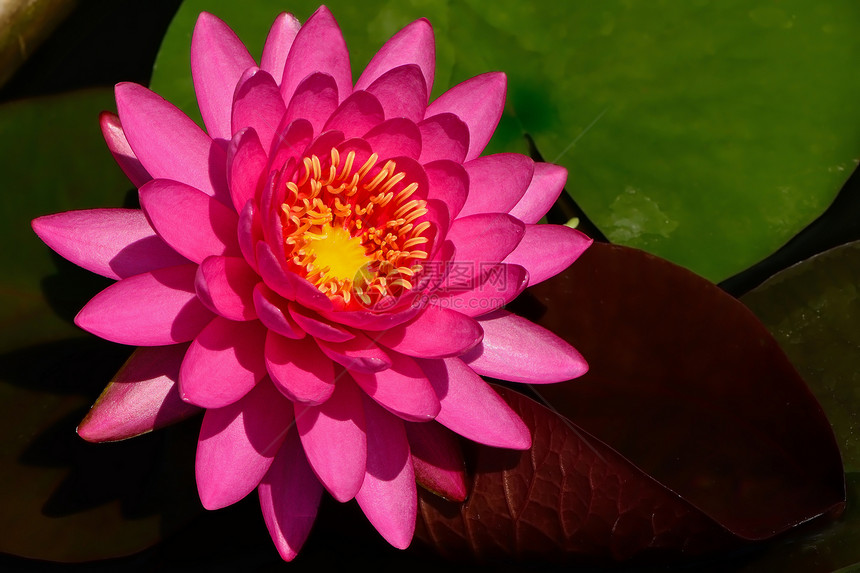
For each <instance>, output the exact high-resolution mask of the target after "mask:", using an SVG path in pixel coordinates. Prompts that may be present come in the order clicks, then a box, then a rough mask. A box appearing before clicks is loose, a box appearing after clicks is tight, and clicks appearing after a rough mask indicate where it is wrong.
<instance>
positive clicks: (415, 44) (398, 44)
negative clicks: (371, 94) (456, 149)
mask: <svg viewBox="0 0 860 573" xmlns="http://www.w3.org/2000/svg"><path fill="white" fill-rule="evenodd" d="M404 64H416V65H417V66H418V67H419V68H420V69H421V73H422V75H423V78H424V85H425V87H426V89H427V93H428V94H429V93H430V89H431V88H432V87H433V73H434V70H435V68H436V43H435V40H434V39H433V27H432V26H431V25H430V22H428V21H427V20H426V19H424V18H422V19H420V20H416V21H414V22H412V23H411V24H409V25H408V26H406V27H405V28H403V29H402V30H400V31H399V32H397V33H396V34H394V35H393V36H392V37H391V38H390V39H389V40H388V41H387V42H385V44H384V45H383V46H382V48H380V49H379V51H378V52H377V53H376V55H374V56H373V58H372V59H371V60H370V63H369V64H367V67H366V68H364V72H362V74H361V77H360V78H358V81H357V82H355V89H357V90H363V89H366V88H367V86H369V85H370V84H372V83H373V82H374V81H376V79H377V78H379V77H380V76H382V75H383V74H384V73H385V72H387V71H388V70H391V69H393V68H396V67H398V66H402V65H404ZM424 104H425V105H426V104H427V101H426V100H425V101H424Z"/></svg>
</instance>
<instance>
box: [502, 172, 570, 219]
mask: <svg viewBox="0 0 860 573" xmlns="http://www.w3.org/2000/svg"><path fill="white" fill-rule="evenodd" d="M565 181H567V169H565V168H564V167H561V166H560V165H553V164H552V163H535V172H534V175H533V176H532V180H531V183H529V187H528V189H526V192H525V194H524V195H523V197H522V199H520V201H519V202H518V203H517V204H516V205H514V207H513V208H512V209H511V210H510V213H511V215H513V216H514V217H516V218H517V219H519V220H520V221H522V222H523V223H527V224H528V223H537V222H538V221H540V220H541V217H543V216H544V215H546V213H547V211H549V208H550V207H552V206H553V203H555V201H556V199H558V196H559V195H561V191H562V189H564V183H565Z"/></svg>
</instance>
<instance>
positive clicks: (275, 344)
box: [266, 330, 334, 405]
mask: <svg viewBox="0 0 860 573" xmlns="http://www.w3.org/2000/svg"><path fill="white" fill-rule="evenodd" d="M266 369H267V370H268V371H269V376H271V378H272V382H274V383H275V386H276V387H277V388H278V390H280V391H281V393H283V394H284V396H286V397H287V398H289V399H290V400H293V401H294V402H305V403H307V404H311V405H316V404H322V403H323V402H325V401H326V400H328V399H329V398H330V397H331V394H332V392H334V364H332V362H331V360H329V359H328V358H327V357H326V356H325V354H323V353H322V352H321V351H320V349H319V347H318V346H317V345H316V342H314V339H313V338H311V337H310V336H306V337H305V338H302V339H301V340H294V339H289V338H284V337H283V336H281V335H280V334H277V333H275V332H273V331H271V330H270V331H269V333H268V334H267V335H266Z"/></svg>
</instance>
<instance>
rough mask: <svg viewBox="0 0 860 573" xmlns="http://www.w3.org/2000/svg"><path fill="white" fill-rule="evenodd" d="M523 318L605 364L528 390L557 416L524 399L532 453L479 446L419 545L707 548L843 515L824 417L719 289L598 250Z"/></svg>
mask: <svg viewBox="0 0 860 573" xmlns="http://www.w3.org/2000/svg"><path fill="white" fill-rule="evenodd" d="M515 307H516V308H515V309H514V310H516V311H517V312H520V313H521V314H524V315H526V316H528V317H529V318H531V319H533V320H535V321H536V322H538V323H540V324H542V325H543V326H546V327H548V328H550V329H551V330H553V331H554V332H556V333H557V334H559V335H561V336H562V337H564V338H565V339H567V340H568V341H569V342H570V343H571V344H573V345H574V346H575V347H576V348H578V349H579V350H580V351H581V352H582V354H583V355H584V356H585V357H586V359H587V360H588V362H589V364H590V370H589V372H588V373H587V374H586V375H585V376H583V377H582V378H579V379H577V380H574V381H571V382H566V383H561V384H550V385H545V386H531V388H530V390H531V391H533V392H534V393H535V394H536V395H537V396H539V397H540V398H541V399H542V400H544V401H545V402H546V403H547V405H548V406H549V409H551V410H552V411H553V412H555V414H556V415H555V416H553V415H550V414H549V413H548V412H547V411H543V412H541V411H540V410H539V409H537V408H536V407H535V406H534V405H528V404H527V403H526V402H524V401H523V399H522V398H519V397H516V396H514V397H513V399H511V396H510V395H509V399H511V402H512V404H513V405H514V406H515V408H517V409H518V411H520V413H521V414H522V415H523V417H524V418H525V419H526V422H527V423H528V424H529V425H530V427H531V428H532V431H533V440H534V446H533V448H532V450H531V451H529V452H526V453H517V452H504V451H501V450H494V449H492V448H483V447H479V448H478V449H477V451H476V454H475V458H474V463H475V468H474V474H473V484H472V485H473V489H472V495H471V497H470V498H469V499H468V500H467V501H466V503H465V504H463V505H451V504H446V503H443V502H440V501H437V500H433V499H430V498H427V497H425V498H424V499H423V501H422V515H423V521H424V524H423V525H424V527H423V529H422V530H421V536H422V538H423V539H425V540H429V541H430V542H431V543H432V544H433V545H434V546H435V547H437V548H439V549H440V550H441V551H443V552H444V553H446V554H448V555H456V554H457V553H458V552H460V553H462V552H464V551H465V552H467V553H469V554H472V555H475V556H478V557H479V558H486V557H489V556H494V555H498V554H507V555H514V556H518V557H523V556H528V555H537V554H540V555H541V556H544V557H547V556H549V557H555V558H569V557H570V556H580V557H582V556H592V557H611V558H614V559H625V558H628V557H633V556H646V555H648V554H650V553H653V552H654V551H655V550H658V549H659V551H663V552H669V553H674V554H676V555H677V554H685V553H687V554H696V553H701V552H705V551H708V550H712V549H717V548H719V547H727V546H728V545H730V544H731V542H730V541H729V540H730V539H732V540H734V541H735V542H742V541H759V540H764V539H770V538H773V537H774V536H776V535H778V534H780V533H782V532H785V531H786V530H789V529H791V528H792V527H795V526H797V525H798V524H801V523H804V522H807V521H810V520H813V519H815V518H817V517H819V516H822V515H824V514H828V515H838V514H839V513H840V512H841V511H842V509H843V507H844V502H845V483H844V474H843V468H842V463H841V459H840V456H839V450H838V448H837V446H836V442H835V439H834V437H833V433H832V431H831V429H830V426H829V424H828V422H827V419H826V417H825V416H824V414H823V412H822V410H821V407H820V406H819V404H818V402H816V400H815V398H814V397H813V395H812V394H811V393H810V391H809V389H808V388H807V386H806V384H805V383H804V381H803V380H802V379H801V378H800V376H799V375H798V374H797V372H796V371H795V370H794V368H793V367H792V366H791V364H790V363H789V362H788V360H787V359H786V357H785V355H784V354H783V353H782V351H781V350H780V348H779V346H778V345H777V343H776V342H775V341H774V339H773V338H772V337H771V335H770V334H769V333H768V332H767V330H766V329H765V328H764V326H762V325H761V323H760V322H759V321H758V320H757V319H756V318H755V316H754V315H753V314H752V313H751V312H750V311H749V310H747V309H746V307H744V306H743V305H742V304H740V303H739V302H738V301H736V300H735V299H733V298H732V297H730V296H728V295H727V294H725V293H724V292H723V291H721V290H720V289H719V288H717V287H716V286H715V285H713V284H711V283H710V282H708V281H706V280H704V279H702V278H701V277H698V276H697V275H695V274H693V273H691V272H689V271H687V270H685V269H682V268H680V267H678V266H675V265H673V264H671V263H669V262H667V261H664V260H661V259H659V258H657V257H654V256H652V255H648V254H646V253H644V252H641V251H637V250H634V249H630V248H626V247H620V246H615V245H604V244H595V245H593V246H592V247H591V248H590V249H589V250H588V251H587V252H586V254H585V255H583V257H582V258H581V259H580V260H579V261H577V263H576V264H575V265H573V266H572V267H571V268H570V269H568V270H567V271H566V272H564V273H562V274H561V275H559V276H558V277H556V278H554V279H551V280H549V281H547V282H545V283H542V284H540V285H537V286H535V287H532V288H531V289H529V291H528V293H527V294H526V295H524V297H521V298H520V299H519V300H518V301H517V303H516V305H515ZM658 531H659V532H662V533H661V534H660V535H658ZM726 536H730V537H726ZM658 540H659V541H658Z"/></svg>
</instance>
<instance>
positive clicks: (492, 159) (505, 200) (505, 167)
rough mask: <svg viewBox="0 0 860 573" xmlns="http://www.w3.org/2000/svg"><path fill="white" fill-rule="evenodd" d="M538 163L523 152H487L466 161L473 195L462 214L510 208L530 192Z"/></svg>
mask: <svg viewBox="0 0 860 573" xmlns="http://www.w3.org/2000/svg"><path fill="white" fill-rule="evenodd" d="M534 165H535V164H534V161H532V160H531V159H529V158H528V157H526V156H525V155H520V154H519V153H498V154H496V155H487V156H485V157H479V158H478V159H475V160H473V161H469V162H468V163H466V164H465V165H464V167H465V168H466V172H467V173H468V174H469V197H468V199H466V204H465V205H464V206H463V210H462V211H461V212H460V216H461V217H465V216H466V215H472V214H473V213H507V212H508V211H510V210H511V208H513V207H514V206H515V205H516V204H517V202H518V201H519V200H520V199H521V198H522V196H523V194H524V193H525V192H526V189H527V188H528V186H529V183H530V182H531V180H532V175H533V174H534Z"/></svg>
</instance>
